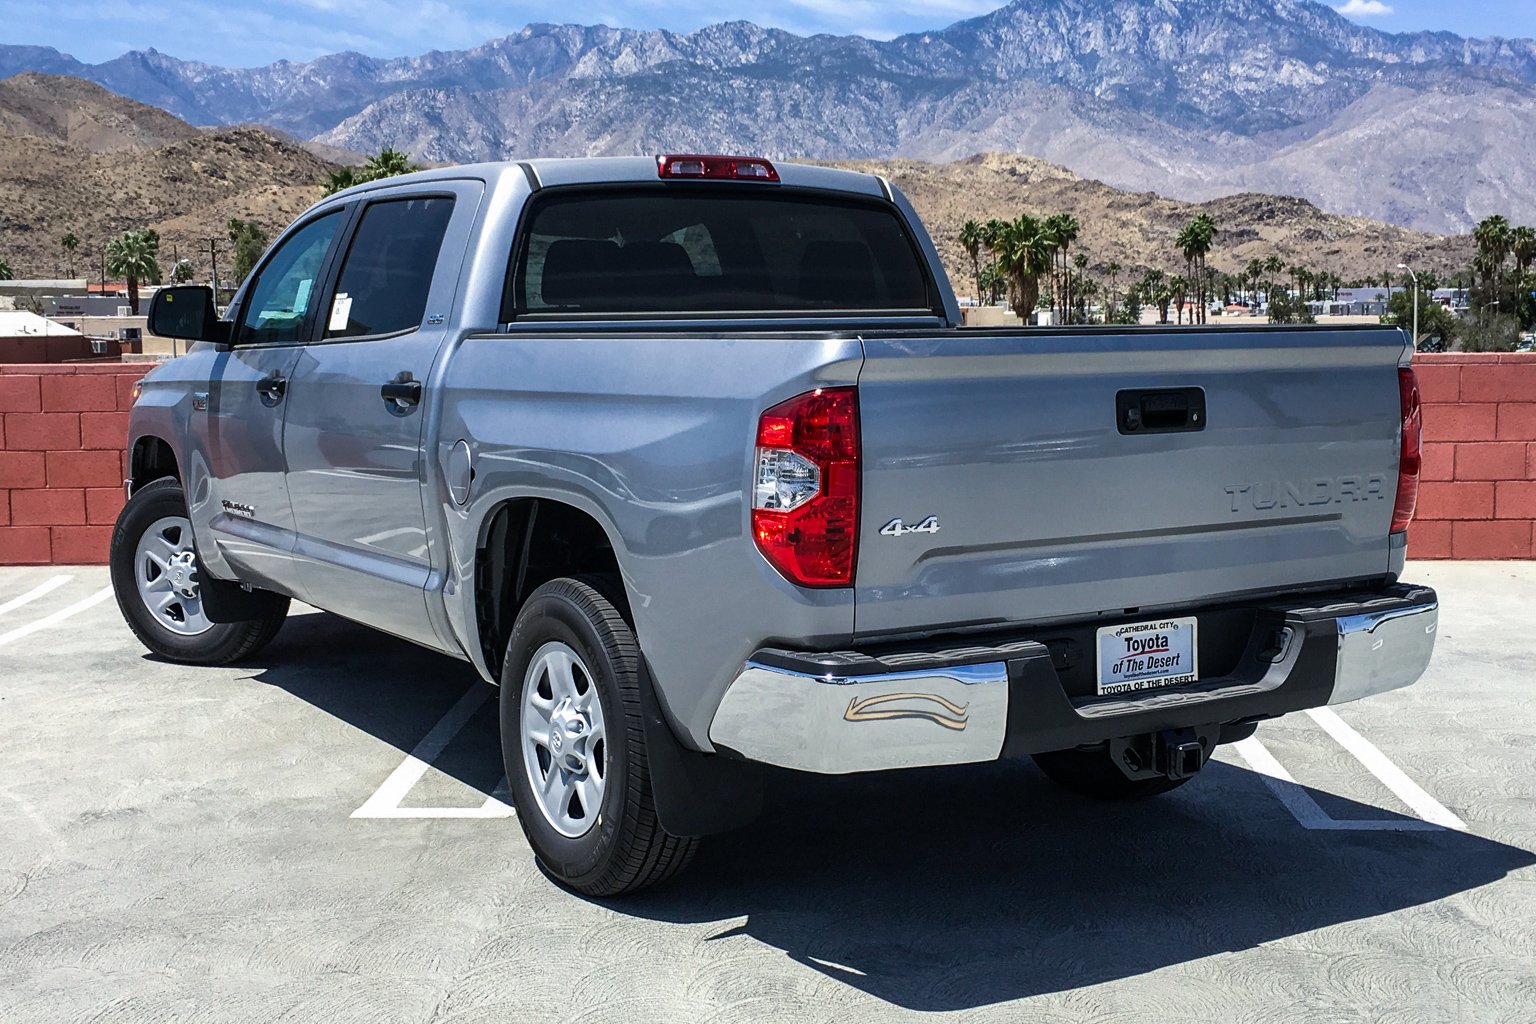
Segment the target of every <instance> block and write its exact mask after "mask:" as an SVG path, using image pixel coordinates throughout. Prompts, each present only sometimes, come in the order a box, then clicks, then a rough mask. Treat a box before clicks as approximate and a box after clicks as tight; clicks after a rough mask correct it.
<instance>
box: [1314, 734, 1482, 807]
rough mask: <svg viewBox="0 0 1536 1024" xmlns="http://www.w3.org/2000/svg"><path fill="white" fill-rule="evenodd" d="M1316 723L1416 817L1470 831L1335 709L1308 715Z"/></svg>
mask: <svg viewBox="0 0 1536 1024" xmlns="http://www.w3.org/2000/svg"><path fill="white" fill-rule="evenodd" d="M1307 714H1308V715H1310V716H1312V720H1313V721H1314V722H1316V723H1317V724H1318V725H1320V726H1322V727H1323V730H1324V731H1325V732H1327V733H1328V735H1329V736H1332V737H1333V738H1334V741H1335V742H1337V743H1338V745H1339V746H1341V747H1343V748H1344V749H1345V750H1347V751H1349V752H1350V754H1351V755H1352V756H1353V757H1354V759H1355V760H1356V761H1359V762H1360V763H1361V764H1363V765H1365V767H1366V770H1367V771H1369V772H1370V773H1371V774H1372V775H1374V776H1376V777H1377V778H1378V779H1380V780H1381V782H1382V785H1384V786H1386V787H1387V788H1388V789H1390V790H1391V791H1392V792H1393V793H1395V794H1396V795H1397V798H1398V799H1399V800H1401V801H1402V802H1403V803H1405V804H1407V805H1408V806H1409V807H1410V808H1411V809H1412V810H1413V813H1414V814H1417V815H1418V816H1419V817H1420V818H1423V819H1424V820H1425V821H1427V822H1430V823H1431V824H1435V825H1439V826H1440V827H1442V828H1451V829H1455V830H1456V831H1458V832H1465V831H1466V830H1467V823H1466V822H1464V821H1462V820H1461V819H1460V818H1458V817H1457V816H1456V815H1454V814H1452V813H1451V811H1450V809H1449V808H1447V807H1446V806H1445V805H1444V804H1442V803H1441V802H1440V801H1438V800H1436V799H1435V798H1434V797H1432V796H1430V795H1429V794H1428V793H1426V792H1425V791H1424V788H1423V787H1422V786H1420V785H1419V784H1418V783H1417V782H1414V781H1413V780H1412V779H1410V778H1409V777H1408V775H1407V774H1406V773H1405V772H1404V771H1403V770H1402V769H1401V768H1399V767H1398V766H1397V765H1395V764H1393V763H1392V762H1391V761H1390V760H1388V759H1387V755H1385V754H1383V753H1382V752H1381V751H1380V750H1377V749H1376V746H1375V744H1373V743H1371V741H1370V740H1368V739H1366V738H1365V737H1364V736H1361V735H1360V734H1359V733H1358V732H1356V731H1355V730H1354V729H1352V728H1350V726H1349V725H1348V723H1346V722H1345V721H1344V719H1342V718H1340V717H1339V716H1338V715H1337V714H1336V713H1335V712H1334V710H1333V709H1332V708H1313V709H1312V710H1310V711H1308V712H1307Z"/></svg>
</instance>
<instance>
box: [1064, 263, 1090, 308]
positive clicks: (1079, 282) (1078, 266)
mask: <svg viewBox="0 0 1536 1024" xmlns="http://www.w3.org/2000/svg"><path fill="white" fill-rule="evenodd" d="M1072 267H1073V269H1074V270H1076V271H1077V273H1076V274H1074V275H1073V276H1072V278H1071V279H1070V280H1069V282H1068V284H1067V293H1068V294H1069V295H1071V296H1072V299H1073V301H1072V308H1073V310H1074V311H1076V310H1077V309H1078V308H1079V307H1081V306H1083V301H1082V300H1083V295H1082V291H1081V290H1082V289H1083V288H1085V287H1086V285H1087V284H1088V282H1086V281H1084V280H1083V275H1084V274H1085V273H1087V271H1088V256H1087V254H1086V253H1081V252H1080V253H1078V254H1077V255H1076V256H1073V257H1072ZM1074 293H1075V294H1074ZM1074 315H1076V313H1075V312H1074ZM1076 322H1077V323H1087V322H1088V311H1087V309H1086V308H1085V309H1083V310H1082V319H1081V320H1078V321H1076Z"/></svg>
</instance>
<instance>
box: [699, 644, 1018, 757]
mask: <svg viewBox="0 0 1536 1024" xmlns="http://www.w3.org/2000/svg"><path fill="white" fill-rule="evenodd" d="M1007 725H1008V666H1007V665H1006V664H1004V663H1003V662H1000V661H996V662H988V663H987V664H984V665H963V666H957V667H944V668H932V669H922V670H918V671H913V672H888V673H882V674H879V675H865V676H838V675H833V674H830V673H828V674H826V675H810V674H808V673H804V672H793V671H789V670H787V669H781V668H774V667H772V666H769V665H764V664H762V663H760V662H755V661H749V662H748V663H747V664H746V665H745V666H744V667H743V668H742V670H741V672H740V673H739V674H738V675H737V676H736V679H735V680H734V681H733V682H732V683H731V685H730V688H729V689H727V690H726V693H725V697H724V699H722V700H721V702H720V707H719V708H718V709H717V710H716V712H715V718H714V721H713V722H711V723H710V727H709V738H710V741H711V742H712V743H714V745H715V746H717V747H725V748H727V749H730V750H733V751H736V752H737V753H739V754H741V755H742V756H744V757H747V758H750V759H752V760H754V761H761V762H763V763H765V764H774V765H779V766H781V767H784V768H797V769H799V770H801V771H808V772H818V773H820V774H823V775H843V774H847V773H850V772H868V771H884V770H887V769H892V768H917V767H925V766H932V765H945V764H971V763H974V762H977V761H995V760H996V759H997V758H998V756H999V755H1001V754H1002V751H1003V736H1004V733H1005V732H1006V730H1007Z"/></svg>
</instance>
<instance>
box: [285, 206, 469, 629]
mask: <svg viewBox="0 0 1536 1024" xmlns="http://www.w3.org/2000/svg"><path fill="white" fill-rule="evenodd" d="M482 191H483V185H481V184H480V183H478V182H473V183H471V182H452V183H434V185H433V186H432V188H431V190H430V191H421V190H420V189H419V188H418V190H417V191H414V192H399V191H395V192H384V193H381V194H380V195H378V196H377V197H376V198H372V199H370V201H369V202H368V203H367V205H365V206H364V207H363V208H362V210H361V211H360V212H359V214H358V217H357V221H356V228H355V229H354V231H353V232H352V234H351V237H350V238H349V239H348V241H347V242H346V243H345V250H344V254H343V255H342V257H341V264H340V269H339V271H338V272H337V273H336V274H334V275H332V280H333V281H334V282H335V283H334V285H332V286H330V287H329V288H328V290H327V293H326V295H325V301H324V305H323V318H324V322H323V323H322V324H321V325H320V326H321V329H320V332H319V336H318V338H317V340H316V341H315V342H314V343H312V344H310V345H308V346H306V347H305V348H304V349H303V351H302V353H301V354H300V356H299V358H298V362H297V364H296V365H295V367H294V370H293V382H292V385H291V386H290V388H289V397H288V418H287V425H286V428H285V433H284V453H285V455H286V457H287V470H288V473H287V485H288V493H289V496H290V498H291V500H292V502H293V514H294V521H295V527H296V530H297V533H298V540H297V543H296V546H295V551H294V555H295V559H296V561H297V565H298V572H299V575H300V578H301V579H302V580H303V583H304V587H305V590H306V592H307V593H308V594H309V597H310V600H311V601H313V602H314V603H315V604H316V605H318V606H320V607H322V608H325V609H327V610H329V611H333V612H336V613H338V614H341V615H346V616H349V617H353V618H357V619H361V620H363V621H366V622H368V623H369V624H370V625H373V626H376V627H378V628H380V629H384V630H386V631H388V632H391V633H394V634H395V635H397V636H402V637H405V638H407V639H410V640H414V641H417V642H418V643H424V644H427V645H429V646H437V647H441V646H442V643H441V641H440V640H439V639H438V637H437V633H436V630H435V629H434V628H433V626H432V625H431V619H430V617H429V615H428V612H427V607H426V597H425V589H426V588H427V587H428V586H430V585H432V583H433V580H434V571H433V566H432V560H431V558H430V557H429V534H428V529H427V521H426V515H425V511H424V506H423V494H422V486H423V483H424V481H425V479H426V475H425V474H426V464H425V459H424V458H423V455H422V450H421V445H422V443H423V424H424V423H425V421H426V419H427V416H428V415H429V414H430V411H431V404H432V397H431V395H432V392H431V390H430V388H429V387H428V381H429V378H430V376H431V372H432V367H433V363H434V361H435V359H436V357H437V352H438V349H439V348H440V347H441V346H442V344H443V340H444V337H445V332H446V328H445V326H444V325H445V323H446V322H447V320H448V318H449V314H450V313H451V308H452V304H453V301H454V297H455V292H456V290H457V283H458V278H459V266H460V263H461V262H462V258H463V253H464V249H465V245H466V242H467V240H468V233H469V229H470V226H471V224H472V222H473V220H474V216H475V210H476V207H477V206H478V203H479V199H480V195H481V192H482Z"/></svg>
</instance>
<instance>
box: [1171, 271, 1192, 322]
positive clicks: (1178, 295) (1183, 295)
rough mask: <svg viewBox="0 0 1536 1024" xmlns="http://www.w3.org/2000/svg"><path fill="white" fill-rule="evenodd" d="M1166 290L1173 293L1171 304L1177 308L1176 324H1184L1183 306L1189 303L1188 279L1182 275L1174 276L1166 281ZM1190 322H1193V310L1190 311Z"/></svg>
mask: <svg viewBox="0 0 1536 1024" xmlns="http://www.w3.org/2000/svg"><path fill="white" fill-rule="evenodd" d="M1168 289H1169V291H1171V292H1173V303H1174V305H1175V306H1176V307H1177V308H1178V311H1179V313H1178V322H1179V323H1181V324H1182V323H1183V322H1184V306H1185V305H1186V304H1187V303H1188V301H1189V278H1187V277H1185V276H1184V275H1183V274H1176V275H1174V276H1173V277H1171V278H1169V279H1168ZM1189 316H1190V320H1191V321H1193V320H1194V316H1195V314H1194V310H1190V314H1189Z"/></svg>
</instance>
